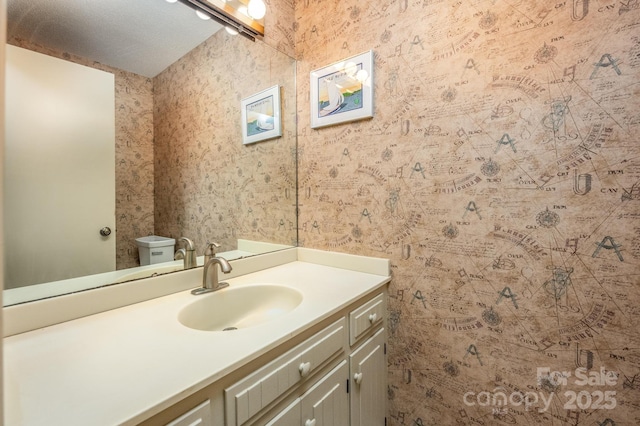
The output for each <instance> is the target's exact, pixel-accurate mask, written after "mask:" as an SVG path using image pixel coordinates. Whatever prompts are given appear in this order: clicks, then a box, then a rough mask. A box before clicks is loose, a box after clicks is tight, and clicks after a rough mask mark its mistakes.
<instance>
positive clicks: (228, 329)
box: [222, 327, 238, 331]
mask: <svg viewBox="0 0 640 426" xmlns="http://www.w3.org/2000/svg"><path fill="white" fill-rule="evenodd" d="M237 329H238V327H227V328H223V329H222V331H231V330H237Z"/></svg>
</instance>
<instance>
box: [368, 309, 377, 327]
mask: <svg viewBox="0 0 640 426" xmlns="http://www.w3.org/2000/svg"><path fill="white" fill-rule="evenodd" d="M377 319H378V314H376V313H375V312H374V313H372V314H371V315H369V322H370V323H371V324H373V323H374V322H376V320H377Z"/></svg>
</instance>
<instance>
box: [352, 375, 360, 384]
mask: <svg viewBox="0 0 640 426" xmlns="http://www.w3.org/2000/svg"><path fill="white" fill-rule="evenodd" d="M353 381H354V382H356V385H359V384H360V383H361V382H362V373H356V374H354V375H353Z"/></svg>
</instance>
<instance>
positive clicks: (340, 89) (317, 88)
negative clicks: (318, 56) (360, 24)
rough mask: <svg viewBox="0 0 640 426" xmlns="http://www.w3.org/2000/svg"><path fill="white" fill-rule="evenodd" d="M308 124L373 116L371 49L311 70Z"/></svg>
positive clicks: (328, 124)
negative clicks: (309, 116) (309, 119)
mask: <svg viewBox="0 0 640 426" xmlns="http://www.w3.org/2000/svg"><path fill="white" fill-rule="evenodd" d="M310 87H311V127H312V128H318V127H324V126H332V125H334V124H338V123H346V122H349V121H355V120H362V119H364V118H371V117H373V51H372V50H370V51H368V52H364V53H361V54H359V55H356V56H353V57H351V58H347V59H345V60H343V61H340V62H336V63H335V64H332V65H329V66H326V67H323V68H319V69H317V70H315V71H311V86H310Z"/></svg>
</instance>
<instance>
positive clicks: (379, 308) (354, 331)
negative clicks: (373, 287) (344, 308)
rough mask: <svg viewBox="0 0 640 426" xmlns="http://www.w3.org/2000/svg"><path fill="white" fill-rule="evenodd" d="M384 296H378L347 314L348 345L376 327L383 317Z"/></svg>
mask: <svg viewBox="0 0 640 426" xmlns="http://www.w3.org/2000/svg"><path fill="white" fill-rule="evenodd" d="M384 311H385V304H384V294H379V295H377V296H376V297H374V298H373V299H371V300H370V301H368V302H367V303H365V304H364V305H362V306H360V307H359V308H357V309H355V310H353V311H352V312H351V313H350V314H349V331H350V332H349V344H350V345H353V344H354V343H355V342H356V341H357V340H358V339H359V338H360V337H361V336H362V335H363V334H364V333H366V332H367V331H368V330H370V329H371V328H373V327H374V326H376V325H378V324H379V323H380V322H381V321H382V319H383V318H384V315H385V312H384Z"/></svg>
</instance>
